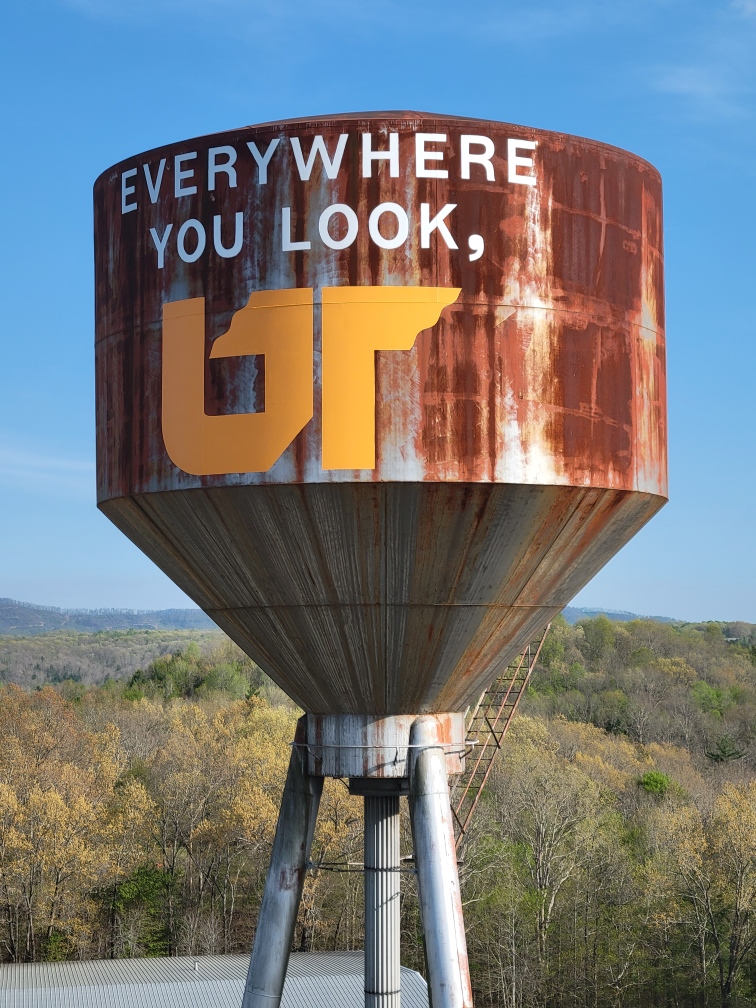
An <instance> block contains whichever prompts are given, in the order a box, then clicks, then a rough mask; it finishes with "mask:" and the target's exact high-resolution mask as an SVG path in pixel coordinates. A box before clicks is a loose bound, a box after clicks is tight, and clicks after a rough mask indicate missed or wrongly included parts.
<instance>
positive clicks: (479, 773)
mask: <svg viewBox="0 0 756 1008" xmlns="http://www.w3.org/2000/svg"><path fill="white" fill-rule="evenodd" d="M549 626H551V624H549V625H548V626H547V627H546V628H545V629H544V630H543V631H542V632H541V633H540V634H539V635H538V636H537V637H536V638H535V640H532V641H531V642H530V644H528V646H527V647H526V648H525V650H524V651H522V652H521V653H520V654H519V655H518V656H517V657H516V658H515V659H514V661H512V662H510V664H509V665H508V666H507V668H506V670H505V671H504V672H503V673H502V674H501V675H500V676H499V677H498V679H495V680H494V681H493V682H492V683H491V685H490V686H489V687H488V689H487V690H485V692H484V693H481V696H480V699H479V700H478V703H477V704H476V705H475V706H474V707H471V708H470V712H469V714H468V716H467V721H466V730H467V736H466V737H467V738H468V739H469V740H474V741H475V742H476V743H477V744H476V745H475V746H474V747H473V748H471V749H470V750H469V751H468V754H467V758H466V760H465V771H464V773H462V774H461V775H460V777H459V778H458V779H457V781H456V783H455V784H454V787H453V789H452V795H451V804H452V812H453V814H454V836H455V839H456V844H457V849H458V850H459V848H460V847H461V845H462V843H463V841H464V837H465V833H466V832H467V829H468V827H469V825H470V821H471V819H472V817H473V813H474V812H475V809H476V807H477V804H478V800H479V799H480V796H481V793H482V792H483V788H484V787H485V785H486V781H487V780H488V778H489V775H490V773H491V770H492V768H493V763H494V759H495V758H496V755H497V753H498V752H499V750H500V749H501V741H502V739H503V738H504V736H505V734H506V732H507V728H509V724H510V721H511V720H512V717H513V716H514V713H515V711H516V710H517V705H518V704H519V702H520V697H521V696H522V694H523V693H524V691H525V687H526V686H527V684H528V680H529V679H530V676H531V673H532V671H533V669H534V668H535V664H536V662H537V661H538V656H539V654H540V653H541V648H542V647H543V642H544V640H545V639H546V634H547V633H548V632H549Z"/></svg>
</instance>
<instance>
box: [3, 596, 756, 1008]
mask: <svg viewBox="0 0 756 1008" xmlns="http://www.w3.org/2000/svg"><path fill="white" fill-rule="evenodd" d="M67 636H68V637H69V638H70V639H71V640H78V646H79V647H80V648H81V649H82V653H85V652H86V653H87V654H88V655H89V657H90V661H91V662H92V664H93V666H94V665H95V664H96V661H97V653H96V651H87V648H92V647H93V646H94V645H95V644H96V643H97V642H98V641H103V642H105V645H106V647H107V648H111V649H112V651H111V652H108V653H109V654H111V658H112V655H113V654H115V653H116V652H117V651H118V648H119V647H120V648H121V657H123V655H124V654H127V653H128V651H129V646H130V645H132V648H133V652H134V654H136V653H138V652H139V650H140V649H141V654H142V655H143V656H144V655H146V649H147V648H148V647H157V649H158V650H160V651H162V652H163V653H162V654H161V655H160V656H159V657H157V658H156V659H155V660H153V661H152V662H149V663H146V664H141V665H140V669H141V671H139V672H135V673H133V674H132V675H129V676H126V675H123V678H122V680H121V681H118V679H117V678H110V679H109V680H107V681H104V682H103V684H102V685H100V686H89V687H87V686H85V685H84V684H83V683H81V682H75V683H72V682H70V681H62V682H58V683H56V685H55V686H54V687H52V688H51V687H49V686H48V687H47V688H43V689H36V688H34V689H31V690H29V691H25V690H22V689H19V688H18V687H17V686H14V685H6V686H3V687H0V854H1V855H2V872H0V949H2V951H0V958H2V959H3V960H6V961H29V960H41V959H67V958H71V959H76V958H85V959H86V958H102V957H109V956H135V955H136V956H141V955H164V954H176V953H182V954H192V955H198V954H204V953H213V952H228V951H247V950H248V949H249V947H250V944H251V941H252V936H253V933H254V928H255V922H256V920H257V917H258V914H259V907H260V899H261V895H262V885H263V881H264V878H265V869H266V866H267V859H268V856H269V852H270V843H271V840H272V836H273V832H274V829H275V822H276V814H277V805H278V801H279V797H280V793H281V787H282V784H283V779H284V775H285V773H286V763H287V760H288V753H289V742H290V740H291V737H292V733H293V731H294V724H295V720H296V717H297V712H296V711H295V710H293V709H292V707H291V705H288V706H287V705H286V704H285V703H284V702H282V701H283V698H282V696H281V695H280V693H278V694H275V692H273V691H271V690H270V689H269V684H267V683H266V681H265V679H264V677H263V676H261V674H260V672H259V669H257V668H256V667H255V666H254V664H253V663H251V662H250V661H249V660H248V659H245V658H244V656H243V655H241V653H240V652H239V651H238V649H236V648H234V646H233V645H231V644H230V642H229V641H228V640H227V639H226V638H224V637H223V635H221V634H220V633H218V632H216V633H212V632H207V631H206V632H203V631H196V632H189V631H184V632H175V633H174V635H173V637H171V635H170V634H167V633H165V632H162V631H151V632H143V631H130V632H128V633H116V632H108V633H104V634H90V635H84V634H82V635H78V636H77V635H65V634H49V635H45V636H42V637H35V638H18V637H17V638H7V639H6V641H5V643H6V644H7V643H9V642H13V644H14V646H15V647H17V648H20V649H21V651H23V648H24V647H25V648H26V649H27V650H28V652H29V653H32V652H34V649H36V652H35V653H36V654H37V655H38V657H39V660H40V663H41V664H40V670H42V669H43V668H44V667H45V666H44V663H45V662H47V663H48V665H49V664H50V662H51V661H52V660H53V659H54V656H53V654H52V651H51V650H50V647H51V646H52V645H55V644H56V643H59V642H60V640H61V639H62V638H66V637H67ZM171 640H173V641H174V643H177V645H178V646H176V647H175V650H174V652H173V653H172V654H166V653H165V651H164V649H165V648H166V646H168V645H169V644H170V642H171ZM150 642H151V643H150ZM71 646H73V645H71ZM112 667H114V666H112ZM124 672H125V669H124V667H123V666H122V667H121V670H120V673H119V674H121V673H124ZM104 673H105V669H104V667H102V668H101V669H100V672H99V676H100V678H103V679H104ZM93 674H94V673H93ZM35 685H36V684H35ZM404 813H405V815H406V805H405V808H404ZM410 852H411V836H410V832H409V829H408V824H407V821H406V817H405V818H404V825H403V834H402V853H404V854H406V855H408V856H409V854H410ZM361 858H362V807H361V802H360V799H359V798H356V797H354V796H352V795H350V794H349V793H348V790H347V789H346V788H345V787H343V785H342V784H340V783H339V782H338V781H328V782H326V786H325V789H324V794H323V802H322V804H321V809H320V816H319V822H318V828H317V832H316V836H315V844H314V847H313V851H312V862H313V864H314V865H317V864H321V865H324V866H326V865H327V866H330V867H337V868H342V869H343V870H336V871H332V870H313V871H311V872H308V873H307V878H306V888H305V894H304V899H303V903H302V912H301V914H300V918H299V921H298V924H297V932H296V937H295V943H296V947H298V948H302V949H306V950H313V951H315V950H330V949H339V948H352V949H353V948H360V947H361V944H362V941H363V935H362V920H363V916H362V877H361V874H360V873H359V872H358V871H354V870H353V865H354V863H355V862H359V861H360V859H361ZM461 882H462V886H463V898H464V901H465V914H466V924H467V940H468V948H469V951H470V961H471V968H472V979H473V985H474V993H475V1004H476V1005H477V1006H479V1008H639V1006H643V1008H645V1006H653V1008H702V1006H709V1008H714V1006H715V1005H717V1006H721V1008H746V1006H747V1005H753V1004H755V1003H756V627H754V625H752V624H735V623H730V624H726V623H703V624H687V625H682V624H668V623H660V622H654V621H650V620H631V621H611V620H610V619H608V618H607V617H606V616H599V617H597V618H594V619H585V618H584V619H581V620H580V621H579V622H578V623H577V624H575V625H570V624H569V623H567V621H566V620H565V619H563V618H562V617H560V618H558V619H557V620H555V621H554V624H553V626H552V630H551V632H550V634H549V636H548V638H547V640H546V643H545V646H544V649H543V652H542V661H541V662H540V664H539V666H538V668H537V670H536V674H535V676H534V679H533V682H532V685H531V686H530V688H529V689H528V691H527V696H526V697H525V698H524V703H523V706H522V712H521V716H519V717H518V718H517V720H516V721H515V722H514V724H513V726H512V730H511V731H510V733H509V735H508V737H507V738H506V739H505V740H504V743H503V747H502V752H501V754H500V756H499V758H498V761H497V764H496V766H495V769H494V772H493V774H492V776H491V779H490V781H489V784H488V787H487V789H486V791H485V792H484V794H483V796H482V800H481V802H480V803H479V805H478V809H477V811H476V816H475V819H474V820H473V826H472V829H471V831H470V833H469V834H468V837H467V841H466V845H465V847H464V848H463V851H462V860H461ZM53 897H54V898H53ZM401 914H402V936H403V956H404V961H405V963H406V964H407V965H411V966H414V967H416V968H419V969H421V970H422V969H423V949H422V943H421V941H420V939H419V923H418V905H417V894H416V888H415V881H414V878H413V876H412V874H411V872H407V873H406V874H404V875H403V877H402V902H401Z"/></svg>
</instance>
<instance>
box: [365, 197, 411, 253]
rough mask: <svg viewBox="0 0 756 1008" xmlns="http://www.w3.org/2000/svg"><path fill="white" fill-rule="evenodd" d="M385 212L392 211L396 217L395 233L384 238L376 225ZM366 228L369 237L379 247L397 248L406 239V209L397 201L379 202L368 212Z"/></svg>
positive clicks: (407, 223)
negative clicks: (390, 236)
mask: <svg viewBox="0 0 756 1008" xmlns="http://www.w3.org/2000/svg"><path fill="white" fill-rule="evenodd" d="M385 213H392V214H393V215H394V216H395V217H396V234H395V235H394V237H393V238H384V237H383V235H382V234H381V232H380V228H379V226H378V223H379V221H380V219H381V217H382V216H383V214H385ZM368 230H369V232H370V237H371V238H372V239H373V241H374V242H375V244H376V245H378V246H379V247H380V248H385V249H394V248H399V246H400V245H403V244H404V243H405V242H406V241H407V235H408V234H409V218H408V217H407V211H406V210H405V209H404V207H400V206H399V204H398V203H380V204H379V205H378V206H377V207H376V208H375V210H373V212H372V213H371V214H370V218H369V220H368Z"/></svg>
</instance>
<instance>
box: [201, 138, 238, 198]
mask: <svg viewBox="0 0 756 1008" xmlns="http://www.w3.org/2000/svg"><path fill="white" fill-rule="evenodd" d="M221 155H224V156H225V157H226V158H227V160H226V161H221V162H220V164H219V163H218V157H219V156H221ZM234 164H236V151H235V150H234V148H233V147H211V148H210V150H209V151H208V152H207V188H208V189H215V176H216V175H217V174H218V173H219V172H225V173H226V175H228V184H229V186H230V187H231V188H232V189H234V188H236V168H234V167H233V166H234Z"/></svg>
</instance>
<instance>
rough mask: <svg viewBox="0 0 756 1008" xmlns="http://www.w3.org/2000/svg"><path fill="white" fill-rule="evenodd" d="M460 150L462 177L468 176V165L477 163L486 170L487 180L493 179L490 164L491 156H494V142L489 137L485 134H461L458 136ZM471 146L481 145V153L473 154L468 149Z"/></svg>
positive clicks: (491, 180) (492, 170) (467, 177)
mask: <svg viewBox="0 0 756 1008" xmlns="http://www.w3.org/2000/svg"><path fill="white" fill-rule="evenodd" d="M459 139H460V143H461V150H460V156H461V160H462V168H461V172H460V174H461V176H462V178H463V179H469V178H470V165H471V164H479V165H483V168H484V169H485V172H486V179H487V181H489V182H493V181H494V179H495V177H496V176H495V175H494V169H493V165H492V164H491V158H492V157H493V156H494V151H495V150H496V148H495V147H494V142H493V140H491V138H490V137H485V136H467V135H464V136H461V137H460V138H459ZM471 147H482V148H483V153H482V154H473V152H472V151H471V150H470V148H471Z"/></svg>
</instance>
